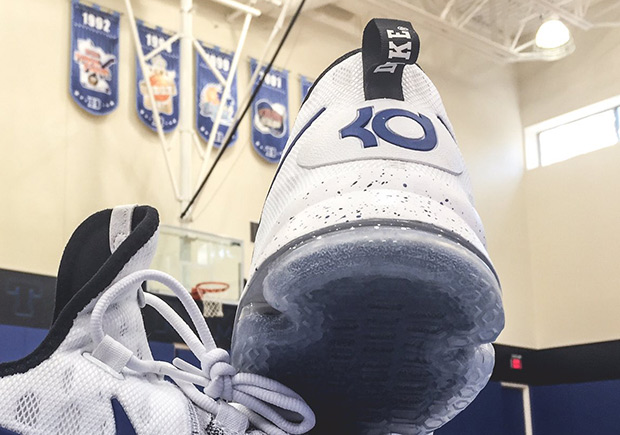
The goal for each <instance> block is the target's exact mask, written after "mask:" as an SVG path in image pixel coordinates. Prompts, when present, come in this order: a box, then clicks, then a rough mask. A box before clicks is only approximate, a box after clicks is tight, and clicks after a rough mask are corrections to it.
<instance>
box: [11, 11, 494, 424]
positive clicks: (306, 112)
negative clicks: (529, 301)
mask: <svg viewBox="0 0 620 435" xmlns="http://www.w3.org/2000/svg"><path fill="white" fill-rule="evenodd" d="M418 52H419V41H418V38H417V35H416V33H415V31H414V30H413V28H412V26H411V24H409V23H407V22H403V21H396V20H379V19H375V20H372V21H371V22H370V23H369V24H368V26H367V27H366V29H365V31H364V36H363V44H362V49H361V50H356V51H353V52H351V53H349V54H347V55H345V56H343V57H341V58H340V59H338V60H337V61H336V62H335V63H334V64H332V65H331V66H330V67H329V68H328V69H327V70H326V71H325V72H324V73H323V74H322V75H321V77H320V78H319V79H318V80H317V82H316V84H315V86H314V87H313V89H312V90H311V91H310V93H309V95H308V96H307V98H306V101H305V102H304V104H303V105H302V107H301V109H300V112H299V116H298V118H297V121H296V123H295V125H294V128H293V131H292V134H291V139H290V141H289V143H288V144H287V147H286V150H285V153H284V155H283V157H282V160H281V162H280V165H279V167H278V171H277V173H276V177H275V178H274V181H273V184H272V186H271V189H270V192H269V194H268V196H267V200H266V202H265V206H264V209H263V213H262V217H261V224H260V227H259V231H258V234H257V239H256V244H255V250H254V257H253V262H252V263H253V264H252V268H251V276H250V277H249V280H248V285H247V286H246V289H245V290H244V293H243V295H242V298H241V301H240V304H239V308H238V311H237V318H236V320H235V330H234V335H233V345H232V351H231V356H229V354H228V353H227V352H225V351H223V350H221V349H218V348H217V347H216V346H215V343H214V341H213V339H212V337H211V334H210V332H209V330H208V327H207V325H206V323H205V322H204V318H203V317H202V315H201V313H200V312H199V310H198V308H197V307H196V304H195V303H194V301H193V300H192V298H191V296H190V295H189V293H188V292H187V291H186V290H185V289H183V288H182V286H181V285H180V284H179V283H178V282H177V281H176V280H174V279H173V278H171V277H170V276H167V275H165V274H163V273H160V272H157V271H152V270H149V269H148V266H149V263H150V261H151V259H152V257H153V254H154V251H155V247H156V243H157V228H158V224H159V221H158V215H157V211H156V210H154V209H153V208H151V207H147V206H132V207H117V208H115V209H113V210H104V211H101V212H99V213H96V214H94V215H93V216H91V217H89V218H88V219H87V220H86V221H85V222H83V223H82V224H81V225H80V226H79V227H78V229H77V230H76V231H75V233H74V234H73V236H72V237H71V239H70V241H69V243H68V245H67V247H66V249H65V252H64V254H63V258H62V261H61V264H60V269H59V272H58V284H57V295H56V309H55V313H54V319H55V320H54V323H53V326H52V328H51V329H50V331H49V334H48V335H47V337H46V338H45V339H44V340H43V342H42V343H41V345H40V346H39V347H38V348H37V349H36V350H35V351H34V352H32V353H31V354H30V355H28V356H26V357H24V358H22V359H21V360H18V361H14V362H10V363H4V364H0V434H20V435H30V434H75V435H77V434H90V433H93V434H95V433H96V434H100V433H101V434H140V435H141V434H210V435H211V434H213V435H215V434H244V433H251V434H263V433H265V434H284V433H291V434H301V433H307V432H309V431H312V433H317V434H378V435H379V434H380V435H384V434H390V433H398V434H428V433H431V432H432V431H433V430H435V429H436V428H438V427H440V426H442V425H443V424H444V423H446V422H447V421H449V420H450V419H451V418H452V417H454V416H455V415H456V414H457V413H459V412H460V411H461V410H463V409H464V408H465V407H466V406H467V405H468V404H469V403H470V402H471V401H472V400H473V399H474V398H475V397H476V395H477V394H478V392H479V391H480V390H481V389H482V388H483V387H484V385H485V384H486V382H487V380H488V378H489V376H490V374H491V371H492V368H493V361H494V357H493V349H492V347H491V345H490V344H489V343H491V342H492V341H493V340H494V339H495V338H496V337H497V335H498V334H499V332H500V331H501V329H502V327H503V321H504V320H503V309H502V304H501V294H500V288H499V283H498V279H497V276H496V274H495V272H494V270H493V267H492V265H491V262H490V260H489V258H488V254H487V252H486V250H485V240H484V233H483V229H482V225H481V223H480V219H479V217H478V215H477V213H476V211H475V209H474V207H473V203H472V198H471V193H470V187H469V184H468V183H469V181H468V177H467V174H466V170H465V166H464V164H463V160H462V157H461V155H460V152H459V150H458V147H457V145H456V141H455V139H454V133H453V131H452V128H451V125H450V122H449V121H448V118H447V116H446V113H445V110H444V108H443V105H442V103H441V100H440V97H439V95H438V93H437V90H436V89H435V87H434V86H433V84H432V83H431V82H430V80H429V79H428V78H427V77H426V75H425V74H424V73H423V72H422V70H421V69H420V68H419V67H418V66H417V65H416V64H415V62H416V60H417V56H418ZM146 280H156V281H159V282H160V283H163V284H165V285H167V286H168V287H169V288H170V289H171V290H173V291H174V293H175V294H177V296H178V297H179V298H180V300H181V302H182V303H183V305H184V307H185V308H186V309H187V311H188V313H189V316H190V318H191V319H192V321H193V323H194V326H195V330H196V332H197V333H194V332H193V331H192V329H191V328H190V327H189V326H188V325H187V324H185V323H184V321H183V320H182V319H181V318H180V317H179V315H178V314H177V313H175V312H174V311H173V310H172V309H171V308H169V307H168V306H167V305H166V304H165V303H163V302H162V301H161V300H160V299H158V298H157V297H156V296H154V295H151V294H148V293H145V292H143V291H142V283H143V282H144V281H146ZM145 305H151V306H152V307H154V308H155V309H156V310H157V311H158V312H159V313H160V314H161V315H162V316H163V317H164V318H165V319H166V320H168V321H169V322H170V324H171V325H172V326H173V327H174V328H175V329H176V330H177V331H178V332H179V335H180V336H181V337H182V338H183V339H184V340H185V342H186V343H187V345H188V346H189V348H190V349H191V350H192V352H193V353H194V354H195V355H196V357H197V358H198V360H199V361H200V363H201V366H200V367H194V366H191V365H190V364H188V363H186V362H185V361H183V360H180V359H175V360H174V362H173V364H169V363H165V362H160V361H154V360H153V357H152V354H151V352H150V349H149V345H148V341H147V337H146V334H145V331H144V326H143V322H142V317H141V311H140V310H141V308H142V307H144V306H145ZM165 378H167V379H165ZM169 380H171V381H172V382H169ZM285 385H286V386H285ZM315 415H316V417H315Z"/></svg>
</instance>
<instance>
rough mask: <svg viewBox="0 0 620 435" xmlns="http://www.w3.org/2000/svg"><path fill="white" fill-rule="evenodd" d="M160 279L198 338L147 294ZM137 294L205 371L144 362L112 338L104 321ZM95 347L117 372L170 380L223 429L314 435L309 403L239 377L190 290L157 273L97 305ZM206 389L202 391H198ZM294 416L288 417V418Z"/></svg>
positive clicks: (113, 290)
mask: <svg viewBox="0 0 620 435" xmlns="http://www.w3.org/2000/svg"><path fill="white" fill-rule="evenodd" d="M145 281H156V282H159V283H161V284H163V285H165V286H167V287H168V288H169V289H170V290H172V291H173V292H174V294H175V295H176V296H177V297H178V298H179V299H180V301H181V303H182V304H183V306H184V307H185V309H186V310H187V312H188V314H189V316H190V318H191V320H192V323H193V324H194V326H195V328H196V331H197V332H198V336H197V335H196V334H195V333H194V332H193V331H192V329H191V328H190V327H189V326H188V324H187V323H185V321H184V320H183V319H182V318H181V317H180V316H179V315H178V314H177V313H176V312H175V311H174V310H173V309H172V308H171V307H170V306H169V305H168V304H167V303H166V302H164V301H163V300H162V299H160V298H158V297H157V296H155V295H153V294H150V293H145V292H143V291H142V287H141V285H142V283H143V282H145ZM131 290H137V298H138V303H139V305H140V307H144V306H145V305H150V306H151V307H153V308H154V309H155V310H157V311H158V312H159V314H160V315H161V316H162V317H164V318H165V319H166V320H167V321H168V322H169V323H170V325H171V326H172V327H173V328H174V329H175V330H176V331H177V333H178V334H179V335H180V336H181V338H182V339H183V340H184V341H185V343H186V344H187V346H188V347H189V349H190V350H191V351H192V352H193V354H194V355H195V356H196V357H197V358H198V360H199V361H200V367H195V366H193V365H192V364H190V363H188V362H187V361H184V360H182V359H180V358H175V359H174V360H173V361H172V364H170V363H168V362H165V361H153V360H142V359H140V358H138V357H137V356H136V355H134V354H133V352H132V351H131V350H129V349H127V348H126V347H125V346H124V345H123V344H121V343H120V342H118V341H117V340H115V339H114V338H112V337H111V336H109V335H106V334H105V332H104V330H103V317H104V314H105V313H106V311H107V309H108V307H110V305H111V304H113V303H114V302H115V301H116V300H117V299H119V298H120V297H121V296H123V295H126V294H127V292H128V291H131ZM90 335H91V338H92V340H93V342H94V344H95V350H94V351H93V353H92V356H93V357H94V358H96V359H97V360H99V361H102V362H103V363H104V364H106V365H107V366H108V367H110V368H111V369H113V370H114V371H115V372H118V373H120V372H121V370H123V369H124V368H125V367H126V368H128V369H130V370H133V371H135V372H138V373H142V374H145V375H148V374H156V375H159V376H168V377H169V378H170V379H171V380H172V381H174V383H175V384H176V385H178V387H179V388H180V389H181V390H182V391H183V392H184V393H185V395H186V396H187V397H188V398H189V399H190V400H191V401H192V402H194V403H195V404H196V405H197V406H199V407H200V408H202V409H204V410H205V411H207V412H209V413H211V414H213V415H214V416H215V418H216V420H218V421H220V423H222V424H223V425H226V424H231V425H233V426H235V427H236V428H237V429H238V428H240V427H241V428H242V427H243V426H244V425H245V426H246V427H247V421H249V422H251V423H252V424H253V425H254V426H255V427H256V428H257V429H259V430H262V431H263V432H265V433H267V434H269V435H272V434H273V435H282V434H286V433H291V434H301V433H305V432H308V431H309V430H310V429H312V427H313V426H314V423H315V417H314V413H313V412H312V410H311V409H310V407H309V406H308V405H307V404H306V403H305V401H304V400H303V399H302V398H301V396H299V395H298V394H297V393H295V392H294V391H293V390H291V389H290V388H288V387H286V386H284V385H282V384H281V383H279V382H277V381H275V380H273V379H269V378H266V377H264V376H260V375H257V374H252V373H238V372H237V370H236V369H235V368H234V367H233V366H232V365H231V363H230V355H229V354H228V352H227V351H225V350H224V349H220V348H218V347H217V346H216V344H215V341H214V340H213V336H212V335H211V331H210V330H209V327H208V325H207V323H206V321H205V318H204V317H203V315H202V313H201V312H200V310H199V309H198V306H197V305H196V303H195V301H194V300H193V298H192V297H191V296H190V294H189V292H188V291H187V290H186V289H185V288H184V287H183V285H182V284H181V283H179V282H178V281H177V280H176V279H174V278H173V277H171V276H170V275H168V274H165V273H163V272H159V271H156V270H140V271H137V272H133V273H131V274H129V275H127V276H126V277H124V278H122V279H120V280H119V281H118V282H116V283H114V284H112V285H111V286H110V287H109V288H108V289H107V290H106V291H105V292H104V293H103V294H102V295H101V297H100V298H99V300H98V301H97V302H96V304H95V306H94V308H93V312H92V314H91V318H90ZM198 387H202V391H201V390H200V389H199V388H198ZM284 414H285V415H286V416H287V417H290V418H286V417H285V415H284Z"/></svg>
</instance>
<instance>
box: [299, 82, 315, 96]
mask: <svg viewBox="0 0 620 435" xmlns="http://www.w3.org/2000/svg"><path fill="white" fill-rule="evenodd" d="M299 79H300V81H301V101H305V100H306V96H307V95H308V91H310V88H311V87H312V85H313V84H314V82H313V81H312V80H310V79H309V78H308V77H306V76H299Z"/></svg>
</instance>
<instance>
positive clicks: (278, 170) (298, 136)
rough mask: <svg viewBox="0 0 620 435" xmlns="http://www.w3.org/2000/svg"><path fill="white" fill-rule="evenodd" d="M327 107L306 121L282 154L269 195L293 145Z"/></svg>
mask: <svg viewBox="0 0 620 435" xmlns="http://www.w3.org/2000/svg"><path fill="white" fill-rule="evenodd" d="M325 109H326V107H323V108H322V109H321V110H319V111H318V112H316V113H315V114H314V116H313V117H312V118H310V120H309V121H308V122H306V125H304V126H303V127H302V128H301V130H299V133H297V136H295V139H293V141H292V142H291V146H290V147H288V149H287V150H286V152H285V153H284V155H283V156H282V158H281V159H280V164H279V165H278V169H276V173H275V175H274V176H273V180H271V186H269V190H268V191H267V196H269V193H270V192H271V188H272V187H273V183H274V182H275V181H276V177H277V176H278V173H279V172H280V168H281V167H282V165H283V164H284V160H286V157H287V156H288V155H289V154H290V152H291V150H292V149H293V147H294V146H295V144H296V143H297V141H298V140H299V139H301V137H302V136H303V134H304V133H305V132H306V130H308V129H309V128H310V126H311V125H312V124H313V123H314V121H316V120H317V118H318V117H319V116H321V115H322V114H323V112H325Z"/></svg>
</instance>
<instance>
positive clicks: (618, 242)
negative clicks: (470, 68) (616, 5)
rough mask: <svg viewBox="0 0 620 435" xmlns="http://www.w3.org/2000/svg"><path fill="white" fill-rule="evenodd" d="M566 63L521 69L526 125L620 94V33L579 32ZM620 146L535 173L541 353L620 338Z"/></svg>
mask: <svg viewBox="0 0 620 435" xmlns="http://www.w3.org/2000/svg"><path fill="white" fill-rule="evenodd" d="M575 43H576V45H577V49H576V51H575V53H573V54H572V55H570V56H568V57H566V58H565V59H563V60H560V61H557V62H550V63H529V64H527V63H526V64H522V65H519V68H518V89H519V102H520V110H521V118H522V120H523V125H524V126H528V125H532V124H535V123H538V122H541V121H544V120H547V119H550V118H553V117H555V116H558V115H561V114H563V113H566V112H570V111H572V110H575V109H579V108H581V107H584V106H588V105H590V104H593V103H597V102H599V101H603V100H606V99H608V98H611V97H616V96H618V95H620V81H619V80H618V71H620V30H618V29H593V30H590V31H588V32H585V33H583V32H580V33H577V34H576V35H575ZM618 161H620V148H619V147H618V146H612V147H609V148H605V149H601V150H598V151H595V152H592V153H589V154H586V155H583V156H579V157H578V158H574V159H570V160H566V161H564V162H560V163H557V164H554V165H551V166H548V167H542V168H537V169H534V170H531V171H527V172H526V174H525V177H524V184H525V188H526V192H527V193H526V196H527V202H526V207H527V222H528V223H527V225H528V234H529V246H530V254H531V257H530V258H531V265H530V267H531V270H532V282H533V286H534V287H533V294H534V301H533V302H534V309H535V319H536V321H535V324H536V332H535V334H536V336H535V343H536V345H537V347H539V348H547V347H556V346H567V345H574V344H582V343H591V342H598V341H607V340H618V338H620V321H619V320H618V319H619V318H620V291H618V290H619V289H620V271H619V269H618V258H620V233H618V222H620V203H619V202H618V201H617V197H618V188H619V186H620V172H619V171H618Z"/></svg>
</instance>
